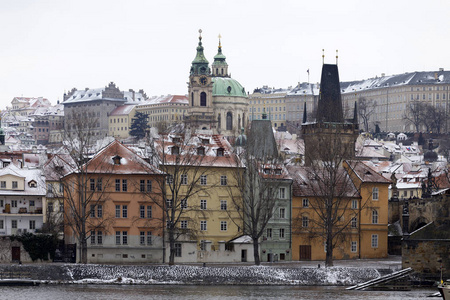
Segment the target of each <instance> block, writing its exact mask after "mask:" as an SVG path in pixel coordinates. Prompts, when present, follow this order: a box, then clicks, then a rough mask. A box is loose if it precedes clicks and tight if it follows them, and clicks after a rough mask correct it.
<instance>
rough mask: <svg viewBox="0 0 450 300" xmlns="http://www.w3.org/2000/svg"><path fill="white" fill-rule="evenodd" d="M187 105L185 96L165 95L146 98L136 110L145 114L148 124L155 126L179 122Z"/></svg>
mask: <svg viewBox="0 0 450 300" xmlns="http://www.w3.org/2000/svg"><path fill="white" fill-rule="evenodd" d="M188 106H189V105H188V99H187V97H186V96H184V95H166V96H160V97H152V98H150V99H148V100H147V101H145V102H143V103H141V104H139V105H138V106H137V107H136V111H138V112H141V113H145V114H147V115H148V123H149V125H150V126H151V127H156V126H159V125H163V124H165V125H169V124H173V123H178V122H181V121H182V120H183V116H184V115H185V113H186V111H187V109H188Z"/></svg>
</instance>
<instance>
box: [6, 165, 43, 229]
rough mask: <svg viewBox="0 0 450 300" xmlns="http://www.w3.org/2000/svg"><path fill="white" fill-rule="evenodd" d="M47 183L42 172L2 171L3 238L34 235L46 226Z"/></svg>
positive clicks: (14, 168) (10, 168)
mask: <svg viewBox="0 0 450 300" xmlns="http://www.w3.org/2000/svg"><path fill="white" fill-rule="evenodd" d="M44 203H45V180H44V179H43V177H42V174H41V171H40V170H39V169H26V168H25V169H19V168H18V167H16V166H15V165H14V164H9V165H8V166H7V167H5V168H3V169H1V170H0V236H5V235H14V234H21V233H24V232H32V233H34V232H35V231H36V229H40V228H41V227H42V223H43V216H44V214H43V213H44V211H43V208H44V205H43V204H44Z"/></svg>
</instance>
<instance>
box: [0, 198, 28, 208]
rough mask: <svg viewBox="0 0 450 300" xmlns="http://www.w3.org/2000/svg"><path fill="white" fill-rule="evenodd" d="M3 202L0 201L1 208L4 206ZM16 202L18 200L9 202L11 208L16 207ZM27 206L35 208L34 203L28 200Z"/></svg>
mask: <svg viewBox="0 0 450 300" xmlns="http://www.w3.org/2000/svg"><path fill="white" fill-rule="evenodd" d="M3 201H4V200H3V199H0V207H3V206H4V202H3ZM17 201H18V200H11V207H17ZM29 204H30V205H29V206H30V207H34V206H35V202H34V200H29Z"/></svg>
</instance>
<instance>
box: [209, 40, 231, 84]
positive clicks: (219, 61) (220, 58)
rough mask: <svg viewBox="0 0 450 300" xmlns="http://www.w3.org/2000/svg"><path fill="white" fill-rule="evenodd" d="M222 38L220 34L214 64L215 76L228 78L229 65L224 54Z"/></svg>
mask: <svg viewBox="0 0 450 300" xmlns="http://www.w3.org/2000/svg"><path fill="white" fill-rule="evenodd" d="M221 38H222V36H221V35H220V34H219V47H218V49H217V54H216V56H214V62H213V63H212V69H213V75H214V76H217V77H228V64H227V61H226V57H225V55H223V53H222V41H221Z"/></svg>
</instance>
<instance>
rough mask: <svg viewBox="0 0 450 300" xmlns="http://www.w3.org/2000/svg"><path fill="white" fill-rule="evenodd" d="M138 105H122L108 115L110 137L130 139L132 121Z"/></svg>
mask: <svg viewBox="0 0 450 300" xmlns="http://www.w3.org/2000/svg"><path fill="white" fill-rule="evenodd" d="M135 112H136V105H121V106H119V107H116V108H115V109H114V110H113V111H112V112H111V113H110V114H109V115H108V127H109V135H110V136H113V137H115V138H119V139H126V138H128V137H130V126H131V121H132V119H133V117H134V114H135Z"/></svg>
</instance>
